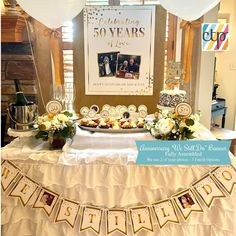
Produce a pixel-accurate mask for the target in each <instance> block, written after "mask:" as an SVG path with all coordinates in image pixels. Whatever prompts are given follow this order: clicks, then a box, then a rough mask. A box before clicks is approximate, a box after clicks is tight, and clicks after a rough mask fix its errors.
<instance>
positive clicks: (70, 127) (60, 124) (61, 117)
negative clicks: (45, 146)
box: [35, 111, 75, 150]
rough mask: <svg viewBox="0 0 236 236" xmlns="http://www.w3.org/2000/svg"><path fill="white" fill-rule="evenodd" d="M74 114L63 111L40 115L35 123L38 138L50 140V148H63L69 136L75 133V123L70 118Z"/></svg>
mask: <svg viewBox="0 0 236 236" xmlns="http://www.w3.org/2000/svg"><path fill="white" fill-rule="evenodd" d="M72 115H73V114H71V113H70V112H67V111H66V112H63V113H59V114H56V115H54V114H45V115H42V116H39V117H38V119H37V122H36V124H35V128H38V133H37V134H36V136H35V137H36V139H42V140H43V141H49V144H50V149H53V150H55V149H62V147H63V146H64V145H65V143H66V139H67V138H72V137H73V136H74V134H75V125H74V123H73V121H72V120H71V119H70V117H72Z"/></svg>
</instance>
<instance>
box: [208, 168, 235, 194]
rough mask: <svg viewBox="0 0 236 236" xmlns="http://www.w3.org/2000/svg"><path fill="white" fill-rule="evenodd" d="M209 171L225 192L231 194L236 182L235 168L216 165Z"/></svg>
mask: <svg viewBox="0 0 236 236" xmlns="http://www.w3.org/2000/svg"><path fill="white" fill-rule="evenodd" d="M211 173H212V175H213V176H214V177H215V179H216V180H217V181H218V182H219V183H220V184H221V186H223V188H224V189H225V190H226V191H227V193H229V194H231V193H232V192H233V189H234V186H235V184H236V169H235V168H234V167H233V166H231V165H229V166H221V167H217V168H216V169H214V170H213V171H212V172H211Z"/></svg>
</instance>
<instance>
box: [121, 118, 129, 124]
mask: <svg viewBox="0 0 236 236" xmlns="http://www.w3.org/2000/svg"><path fill="white" fill-rule="evenodd" d="M125 122H128V121H127V119H125V118H122V119H120V125H121V126H122V125H123V124H124V123H125Z"/></svg>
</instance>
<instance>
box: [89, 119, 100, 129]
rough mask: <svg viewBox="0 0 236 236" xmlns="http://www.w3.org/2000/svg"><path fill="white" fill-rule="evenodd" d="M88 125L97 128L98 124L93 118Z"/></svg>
mask: <svg viewBox="0 0 236 236" xmlns="http://www.w3.org/2000/svg"><path fill="white" fill-rule="evenodd" d="M87 126H88V127H92V128H96V127H97V126H98V124H97V123H96V122H95V121H93V120H90V121H89V122H88V124H87Z"/></svg>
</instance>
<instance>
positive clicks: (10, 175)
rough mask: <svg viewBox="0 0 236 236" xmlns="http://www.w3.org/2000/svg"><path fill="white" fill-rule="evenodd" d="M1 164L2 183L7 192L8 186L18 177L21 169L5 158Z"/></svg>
mask: <svg viewBox="0 0 236 236" xmlns="http://www.w3.org/2000/svg"><path fill="white" fill-rule="evenodd" d="M1 166H2V168H1V170H2V171H1V173H2V174H1V185H2V189H3V191H4V192H5V191H6V190H7V188H8V187H9V186H10V185H11V184H12V183H13V181H14V180H15V179H16V178H17V176H18V174H19V173H20V171H21V170H20V169H19V168H18V167H16V166H15V165H14V164H13V163H11V162H10V161H5V160H4V161H3V162H2V164H1Z"/></svg>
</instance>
